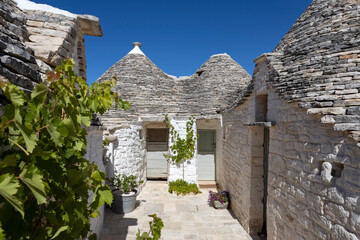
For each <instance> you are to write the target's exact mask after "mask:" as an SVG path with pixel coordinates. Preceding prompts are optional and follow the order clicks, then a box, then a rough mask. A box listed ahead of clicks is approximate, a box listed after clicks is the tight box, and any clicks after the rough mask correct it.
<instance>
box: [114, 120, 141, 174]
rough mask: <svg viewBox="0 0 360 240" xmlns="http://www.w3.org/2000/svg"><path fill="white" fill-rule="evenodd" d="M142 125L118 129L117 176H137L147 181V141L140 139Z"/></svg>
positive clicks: (116, 146) (115, 154)
mask: <svg viewBox="0 0 360 240" xmlns="http://www.w3.org/2000/svg"><path fill="white" fill-rule="evenodd" d="M140 131H142V125H141V124H133V125H129V126H127V127H123V128H119V129H116V130H115V132H114V133H113V135H115V136H116V137H117V141H115V142H114V146H113V147H114V170H115V174H125V175H135V176H137V177H139V180H146V167H145V166H146V164H145V157H146V150H145V140H144V139H141V138H140Z"/></svg>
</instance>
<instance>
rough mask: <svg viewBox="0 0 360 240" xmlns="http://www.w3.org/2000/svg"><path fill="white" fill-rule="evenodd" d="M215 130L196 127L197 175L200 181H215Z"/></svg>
mask: <svg viewBox="0 0 360 240" xmlns="http://www.w3.org/2000/svg"><path fill="white" fill-rule="evenodd" d="M215 134H216V131H215V130H199V129H198V136H199V137H198V156H197V158H198V163H197V176H198V180H200V181H215V150H216V135H215Z"/></svg>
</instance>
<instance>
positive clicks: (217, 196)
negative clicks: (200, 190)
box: [208, 191, 229, 204]
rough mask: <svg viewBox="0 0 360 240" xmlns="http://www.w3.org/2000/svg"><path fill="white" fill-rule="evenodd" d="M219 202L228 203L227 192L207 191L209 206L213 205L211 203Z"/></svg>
mask: <svg viewBox="0 0 360 240" xmlns="http://www.w3.org/2000/svg"><path fill="white" fill-rule="evenodd" d="M215 201H219V202H220V203H227V202H229V193H228V192H227V191H222V192H213V191H209V198H208V202H209V204H213V202H215Z"/></svg>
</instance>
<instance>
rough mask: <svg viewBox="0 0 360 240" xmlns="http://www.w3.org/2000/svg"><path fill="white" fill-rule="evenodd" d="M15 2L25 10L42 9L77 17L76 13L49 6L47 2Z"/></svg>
mask: <svg viewBox="0 0 360 240" xmlns="http://www.w3.org/2000/svg"><path fill="white" fill-rule="evenodd" d="M15 2H16V3H17V5H18V7H19V8H20V9H23V10H40V11H45V12H52V13H56V14H61V15H64V16H68V17H71V18H76V14H73V13H71V12H68V11H65V10H61V9H58V8H55V7H52V6H49V5H47V4H38V3H34V2H31V1H28V0H15Z"/></svg>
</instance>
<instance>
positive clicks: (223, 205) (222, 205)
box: [213, 201, 229, 209]
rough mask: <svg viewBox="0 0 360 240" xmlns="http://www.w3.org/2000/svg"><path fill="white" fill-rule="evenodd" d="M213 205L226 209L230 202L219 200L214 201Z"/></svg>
mask: <svg viewBox="0 0 360 240" xmlns="http://www.w3.org/2000/svg"><path fill="white" fill-rule="evenodd" d="M213 206H214V208H216V209H226V208H228V206H229V202H226V203H221V202H219V201H214V202H213Z"/></svg>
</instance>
